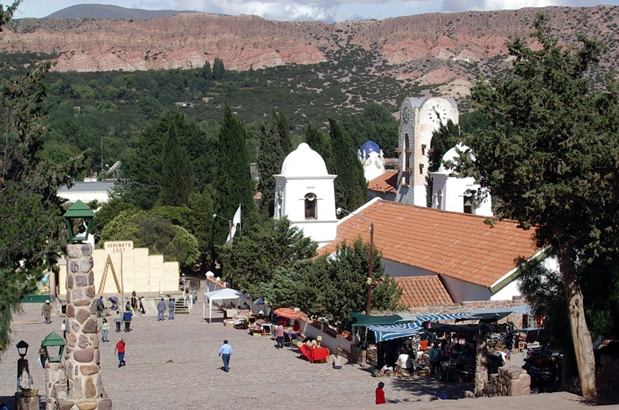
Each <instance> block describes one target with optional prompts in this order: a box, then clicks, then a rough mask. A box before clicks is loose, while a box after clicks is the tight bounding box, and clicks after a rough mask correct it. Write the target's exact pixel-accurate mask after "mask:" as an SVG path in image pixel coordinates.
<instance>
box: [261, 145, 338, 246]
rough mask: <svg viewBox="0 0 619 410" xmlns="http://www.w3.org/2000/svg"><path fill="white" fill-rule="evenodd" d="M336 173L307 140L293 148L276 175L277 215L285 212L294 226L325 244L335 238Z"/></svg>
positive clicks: (280, 216)
mask: <svg viewBox="0 0 619 410" xmlns="http://www.w3.org/2000/svg"><path fill="white" fill-rule="evenodd" d="M336 176H337V175H329V173H328V172H327V166H326V165H325V161H324V160H323V159H322V157H321V156H320V154H318V153H317V152H316V151H314V150H312V149H311V148H310V146H309V145H307V144H306V143H302V144H300V145H299V146H298V147H297V149H296V150H294V151H292V152H291V153H290V154H288V156H287V157H286V159H285V160H284V164H283V165H282V172H281V174H278V175H274V177H275V184H276V187H275V209H274V216H273V217H274V218H275V219H280V218H282V217H284V216H286V217H287V218H288V219H289V220H290V222H291V223H292V226H296V227H298V228H300V229H301V230H303V234H304V235H305V236H307V237H310V238H312V239H313V240H314V241H316V242H317V243H318V246H319V247H320V246H323V245H325V244H326V243H329V242H331V241H332V240H333V239H334V238H335V234H336V230H337V221H338V220H337V217H336V215H335V188H334V186H333V181H334V180H335V178H336Z"/></svg>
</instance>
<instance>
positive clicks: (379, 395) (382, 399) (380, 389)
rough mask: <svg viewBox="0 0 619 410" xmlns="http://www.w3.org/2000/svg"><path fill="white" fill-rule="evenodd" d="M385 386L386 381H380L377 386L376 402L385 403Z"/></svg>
mask: <svg viewBox="0 0 619 410" xmlns="http://www.w3.org/2000/svg"><path fill="white" fill-rule="evenodd" d="M383 387H385V383H383V382H380V383H378V387H377V388H376V404H385V403H387V402H386V401H385V392H384V391H383Z"/></svg>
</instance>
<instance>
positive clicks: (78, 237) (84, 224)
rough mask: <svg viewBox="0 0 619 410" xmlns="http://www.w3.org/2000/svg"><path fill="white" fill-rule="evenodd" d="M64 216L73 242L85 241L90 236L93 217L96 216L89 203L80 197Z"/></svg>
mask: <svg viewBox="0 0 619 410" xmlns="http://www.w3.org/2000/svg"><path fill="white" fill-rule="evenodd" d="M62 217H63V218H64V220H65V222H66V223H67V229H68V230H69V239H70V240H71V243H79V242H83V241H85V240H86V239H87V238H88V234H89V233H90V226H91V225H92V219H93V218H94V217H95V213H94V212H92V211H91V210H90V208H89V207H88V205H86V204H85V203H83V202H82V201H80V200H79V199H78V200H77V201H76V202H75V203H74V204H73V205H71V206H70V207H69V209H67V212H65V214H64V215H63V216H62Z"/></svg>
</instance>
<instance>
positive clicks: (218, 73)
mask: <svg viewBox="0 0 619 410" xmlns="http://www.w3.org/2000/svg"><path fill="white" fill-rule="evenodd" d="M225 76H226V69H225V68H224V61H223V60H222V59H221V58H215V61H213V79H215V80H223V79H224V77H225Z"/></svg>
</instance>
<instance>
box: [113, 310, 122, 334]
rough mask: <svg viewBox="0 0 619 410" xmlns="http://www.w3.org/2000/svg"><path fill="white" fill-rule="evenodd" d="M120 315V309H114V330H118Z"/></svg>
mask: <svg viewBox="0 0 619 410" xmlns="http://www.w3.org/2000/svg"><path fill="white" fill-rule="evenodd" d="M121 318H122V316H121V315H120V310H117V311H116V315H114V323H116V332H120V320H121Z"/></svg>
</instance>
